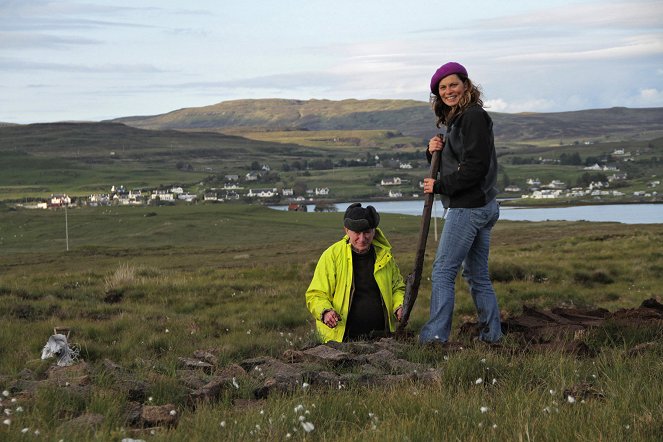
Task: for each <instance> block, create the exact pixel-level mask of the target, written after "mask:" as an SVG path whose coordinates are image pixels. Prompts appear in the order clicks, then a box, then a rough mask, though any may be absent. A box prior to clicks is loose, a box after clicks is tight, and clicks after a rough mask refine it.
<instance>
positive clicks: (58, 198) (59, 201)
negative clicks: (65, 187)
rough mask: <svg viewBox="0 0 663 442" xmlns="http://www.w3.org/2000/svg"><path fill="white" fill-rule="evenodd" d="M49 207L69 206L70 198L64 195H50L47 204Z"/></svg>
mask: <svg viewBox="0 0 663 442" xmlns="http://www.w3.org/2000/svg"><path fill="white" fill-rule="evenodd" d="M48 205H49V206H50V207H64V206H70V205H71V198H69V196H67V195H65V194H61V193H58V194H52V195H51V199H50V202H49V204H48Z"/></svg>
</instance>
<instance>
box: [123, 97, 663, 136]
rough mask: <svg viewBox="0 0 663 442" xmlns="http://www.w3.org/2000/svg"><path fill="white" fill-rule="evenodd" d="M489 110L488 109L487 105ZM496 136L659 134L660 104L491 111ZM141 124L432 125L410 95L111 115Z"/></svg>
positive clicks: (411, 131) (415, 129)
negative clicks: (407, 97) (651, 105)
mask: <svg viewBox="0 0 663 442" xmlns="http://www.w3.org/2000/svg"><path fill="white" fill-rule="evenodd" d="M488 111H489V112H490V109H488ZM490 114H491V116H492V117H493V119H494V122H495V136H496V139H497V140H498V141H499V142H503V143H505V142H529V141H537V140H558V141H559V140H563V141H565V142H568V141H573V140H576V139H578V140H589V139H592V140H604V141H605V140H610V139H651V138H654V137H656V136H661V135H663V108H650V109H629V108H622V107H620V108H611V109H591V110H582V111H575V112H555V113H520V114H506V113H498V112H490ZM113 121H116V122H122V123H125V124H127V125H129V126H134V127H139V128H143V129H179V130H201V129H204V130H210V131H224V130H229V129H234V130H236V129H238V128H242V129H243V130H246V131H249V130H253V131H265V130H270V131H274V130H296V131H321V130H324V131H328V130H340V131H348V130H376V129H380V130H395V131H398V132H401V133H402V134H404V135H407V136H415V137H422V138H428V137H429V136H430V135H431V134H434V133H435V131H436V128H435V125H434V123H435V121H434V117H433V114H432V111H431V109H430V106H429V104H428V103H425V102H420V101H413V100H342V101H331V100H307V101H301V100H283V99H265V100H236V101H225V102H221V103H218V104H214V105H211V106H204V107H196V108H186V109H180V110H176V111H173V112H169V113H166V114H161V115H153V116H144V117H138V116H137V117H126V118H119V119H117V120H113Z"/></svg>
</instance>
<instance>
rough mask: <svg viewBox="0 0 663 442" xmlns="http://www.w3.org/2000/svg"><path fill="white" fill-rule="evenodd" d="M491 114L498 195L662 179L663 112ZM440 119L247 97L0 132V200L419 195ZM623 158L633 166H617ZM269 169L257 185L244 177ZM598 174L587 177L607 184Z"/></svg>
mask: <svg viewBox="0 0 663 442" xmlns="http://www.w3.org/2000/svg"><path fill="white" fill-rule="evenodd" d="M492 116H493V119H494V122H495V133H496V139H497V148H498V155H500V166H501V172H500V183H499V185H500V186H501V187H502V188H505V187H506V186H507V184H516V185H518V186H520V187H521V188H523V189H524V188H526V183H525V181H526V180H527V179H528V178H530V177H538V178H540V179H541V180H545V182H548V181H551V180H553V179H558V180H562V181H564V182H565V183H567V184H569V185H570V186H573V185H575V184H576V183H578V182H579V180H580V179H581V178H582V176H583V175H584V174H587V172H586V171H585V170H583V167H582V166H584V165H585V163H587V162H589V163H591V164H594V163H595V162H600V163H601V164H607V163H614V162H617V161H619V162H620V164H619V170H620V171H621V172H623V173H626V174H627V175H628V181H622V182H620V183H619V185H620V186H621V188H622V189H623V190H624V191H626V192H629V193H631V194H632V193H633V192H634V191H641V190H643V189H647V188H648V187H647V186H649V185H650V182H651V181H652V180H654V178H653V177H660V176H661V175H663V172H661V164H662V161H661V158H663V153H662V152H663V137H662V135H663V108H655V109H626V108H613V109H598V110H585V111H577V112H559V113H526V114H501V113H492ZM432 120H433V118H432V112H431V111H430V109H429V107H428V105H427V104H426V103H421V102H416V101H404V100H400V101H398V100H366V101H358V100H344V101H329V100H309V101H296V100H239V101H231V102H224V103H219V104H217V105H214V106H207V107H203V108H190V109H183V110H179V111H174V112H170V113H168V114H164V115H156V116H151V117H128V118H123V119H120V120H116V121H113V122H98V123H73V122H69V123H44V124H29V125H7V126H0V201H3V200H4V201H20V200H27V199H30V198H35V199H40V198H44V197H45V196H48V195H49V194H51V193H69V194H71V195H78V196H85V195H89V194H91V193H96V192H104V191H108V189H109V188H110V187H111V186H118V185H124V186H126V187H127V188H133V189H150V188H151V189H154V188H158V187H166V186H171V185H178V186H182V187H185V188H187V190H190V191H191V192H196V193H198V194H199V195H200V194H202V193H203V192H205V191H206V190H207V189H210V188H219V187H222V186H223V184H224V180H225V175H226V174H232V175H238V176H239V177H242V179H240V181H241V182H240V184H241V185H242V186H244V187H245V189H248V188H292V189H297V190H296V191H297V192H298V195H302V193H303V192H304V191H306V190H311V189H315V188H319V187H329V188H331V189H333V193H332V195H330V197H331V198H333V199H336V200H350V199H369V198H386V197H387V190H389V189H386V188H383V187H381V186H380V185H379V184H380V182H381V181H382V179H383V178H389V177H393V176H399V177H400V178H401V179H402V181H403V182H404V183H406V184H404V185H403V186H401V187H400V188H399V189H396V190H398V191H402V194H403V195H404V197H405V196H408V195H409V196H411V195H413V194H416V193H418V192H419V191H420V190H419V189H418V187H417V183H418V182H419V180H420V179H421V177H422V176H424V175H425V173H426V172H427V168H428V165H427V163H426V161H425V159H424V158H423V156H422V150H423V146H425V143H426V139H427V138H428V137H429V136H430V135H431V134H433V133H435V132H436V131H437V129H436V128H435V127H434V125H433V121H432ZM616 150H624V151H625V152H626V153H627V154H628V155H629V158H627V159H625V158H618V157H612V156H611V154H612V152H613V151H616ZM562 155H564V156H565V157H564V161H562ZM570 159H573V162H570ZM626 160H628V161H626ZM402 163H405V164H407V165H408V166H409V167H411V169H409V168H408V169H404V168H400V165H401V164H402ZM265 166H269V169H271V171H269V172H268V173H261V177H260V179H259V180H257V181H253V180H252V181H249V178H252V177H246V174H247V173H248V172H249V171H258V170H260V169H263V168H264V167H265ZM376 166H378V167H376ZM263 172H264V171H263ZM594 175H596V176H589V177H586V178H587V179H592V178H593V179H599V178H602V177H601V176H599V175H600V174H596V173H595V174H594ZM245 177H246V181H245V180H244V178H245Z"/></svg>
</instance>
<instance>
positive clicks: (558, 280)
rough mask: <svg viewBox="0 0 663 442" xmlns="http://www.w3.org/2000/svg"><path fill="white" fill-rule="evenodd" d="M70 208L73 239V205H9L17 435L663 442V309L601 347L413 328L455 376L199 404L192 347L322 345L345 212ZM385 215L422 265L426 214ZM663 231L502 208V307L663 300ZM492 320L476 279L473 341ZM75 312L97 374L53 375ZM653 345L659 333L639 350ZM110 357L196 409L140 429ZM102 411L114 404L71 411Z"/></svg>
mask: <svg viewBox="0 0 663 442" xmlns="http://www.w3.org/2000/svg"><path fill="white" fill-rule="evenodd" d="M66 221H67V225H68V241H67V239H66V237H65V233H66V232H65V212H64V211H26V210H8V209H7V208H0V251H1V252H2V253H0V300H1V301H2V302H0V327H1V329H2V333H0V391H3V390H4V391H6V395H3V396H0V401H1V402H0V404H1V408H2V409H3V410H5V411H4V416H3V419H2V420H3V421H5V423H4V424H2V425H0V440H3V441H4V440H7V441H14V440H16V441H22V440H31V439H38V440H61V439H63V440H66V441H71V440H92V439H94V440H118V441H119V440H121V439H122V438H124V437H135V438H141V439H145V440H164V441H165V440H168V441H173V440H174V441H180V440H181V441H208V440H266V439H272V440H287V439H295V440H332V439H334V440H362V441H363V440H367V441H378V440H379V441H384V440H394V441H396V440H398V441H400V440H412V441H419V440H459V439H462V440H471V441H474V440H476V441H479V440H542V441H559V440H643V441H649V440H652V441H654V440H660V435H661V434H662V432H663V426H662V424H661V422H662V421H663V405H662V404H663V390H661V388H660V385H661V384H662V383H663V362H662V361H663V358H662V357H661V356H663V327H662V326H661V324H660V322H658V323H653V325H652V326H651V327H646V328H638V327H635V328H633V329H624V328H620V327H617V326H614V325H613V326H611V327H605V328H600V329H596V330H593V331H590V332H589V333H587V334H586V335H585V336H584V337H583V338H582V339H583V342H584V343H586V344H587V345H590V346H592V347H594V348H596V349H598V350H599V351H598V355H597V356H595V357H591V358H590V357H584V358H580V357H576V356H573V355H569V354H566V353H564V352H562V351H551V352H545V353H541V352H536V351H529V352H528V351H520V350H522V349H518V348H516V347H517V345H519V344H518V342H516V341H514V340H512V339H511V338H510V336H509V335H507V336H506V338H505V342H504V348H506V349H509V350H510V351H504V349H502V350H499V349H492V348H487V347H478V346H472V345H471V344H470V343H467V344H468V345H467V348H466V350H464V351H462V352H451V353H449V352H445V351H441V350H440V349H432V348H428V347H420V346H418V345H415V344H414V341H413V342H412V345H410V346H409V347H408V349H407V350H406V351H404V352H403V353H402V354H401V355H399V356H400V357H402V358H404V359H407V360H408V361H412V362H416V363H423V364H426V365H427V366H429V367H432V368H435V369H437V370H439V371H440V373H441V378H440V380H439V382H436V383H423V382H405V383H395V384H393V385H388V386H380V387H378V386H374V387H361V386H350V387H348V388H343V389H334V388H329V389H306V388H303V387H302V388H300V389H298V390H296V391H294V392H291V393H287V394H286V393H278V394H273V395H270V396H269V397H268V398H267V399H266V400H254V396H253V391H254V389H255V388H257V387H259V386H260V383H259V382H258V381H257V380H255V379H253V378H247V379H243V380H241V381H240V383H239V385H238V386H237V388H236V389H231V390H230V391H225V392H224V393H223V394H222V395H221V396H220V398H219V399H218V400H216V401H210V402H205V403H202V404H198V406H196V407H193V406H191V404H190V403H189V402H188V401H187V397H188V394H189V392H190V387H188V386H187V385H186V383H185V382H183V381H182V370H180V367H179V365H178V358H181V357H190V356H191V355H192V354H193V353H194V352H195V351H196V350H205V351H207V352H210V353H212V354H213V355H214V356H215V357H216V359H217V360H216V362H215V364H214V373H219V372H221V371H223V370H225V369H227V368H228V367H230V366H232V364H237V363H239V362H240V361H243V360H246V359H247V358H254V357H259V356H270V357H274V358H281V357H282V355H283V354H284V352H285V351H287V350H293V349H295V350H296V349H303V348H306V347H308V346H310V345H312V344H314V336H313V321H312V318H311V317H310V315H309V313H308V312H307V310H306V308H305V305H304V292H305V290H306V287H307V286H308V283H309V281H310V278H311V276H312V273H313V268H314V266H315V263H316V260H317V258H318V256H319V255H320V253H321V252H322V251H323V250H324V248H326V247H327V246H328V245H329V244H331V242H332V241H335V240H336V239H338V238H340V236H341V235H342V232H341V214H339V213H297V212H282V211H272V210H269V209H267V208H263V207H257V206H250V205H242V204H238V205H224V204H219V205H203V204H199V205H193V206H184V205H182V206H173V207H110V208H96V209H92V208H86V209H71V210H69V211H68V212H67V214H66ZM381 227H383V229H384V230H385V233H386V234H387V236H388V238H389V239H390V240H391V242H392V245H393V246H394V254H395V257H396V259H397V262H398V263H399V265H400V268H401V271H402V273H403V274H404V275H406V274H407V273H409V272H410V271H411V268H412V263H413V261H414V256H415V246H416V240H415V239H416V237H417V234H418V229H419V218H418V217H411V216H404V215H391V214H383V215H382V220H381ZM67 243H68V246H69V251H66V247H67ZM662 243H663V224H656V225H622V224H617V223H588V222H577V223H571V222H545V223H530V222H507V221H504V222H500V223H498V225H497V227H496V228H495V231H494V235H493V241H492V250H491V251H492V255H491V276H492V278H493V280H494V284H495V289H496V292H497V294H498V298H499V302H500V307H501V310H502V313H503V315H504V316H505V318H508V317H510V316H516V315H519V314H520V313H521V311H522V307H523V305H524V304H528V305H534V306H538V307H541V308H545V307H554V306H566V307H601V308H605V309H608V310H610V311H613V310H616V309H620V308H635V307H637V306H639V305H640V303H641V302H642V301H643V300H645V299H648V298H652V297H657V298H658V299H659V300H661V297H662V296H663V293H661V287H663V252H662V251H661V247H660V244H662ZM434 247H435V243H434V240H433V238H432V234H431V238H430V239H429V249H428V252H427V254H426V263H425V270H424V279H423V281H422V286H421V290H420V296H419V299H418V301H417V305H416V306H415V309H414V311H413V313H412V316H411V319H410V325H409V329H410V330H411V331H412V332H414V333H416V332H417V330H418V329H419V328H420V327H421V326H422V325H423V323H424V322H425V320H426V318H427V309H428V304H429V300H430V281H429V279H428V276H429V275H430V265H431V261H432V257H433V254H434ZM473 317H474V307H473V305H472V302H471V300H470V296H469V294H468V292H467V289H466V286H465V285H464V283H462V282H460V281H459V285H458V296H457V299H456V321H455V323H454V339H458V340H460V341H461V342H462V340H463V339H464V338H463V337H462V336H460V335H458V327H459V326H460V324H461V322H463V321H465V320H472V319H473ZM60 326H61V327H68V328H70V330H71V335H70V341H71V342H72V343H74V344H76V345H77V346H79V348H80V358H81V360H84V361H85V363H86V364H87V367H88V371H87V375H86V382H87V383H86V384H85V385H84V386H82V387H81V388H74V387H72V386H71V385H69V384H62V383H61V384H54V383H52V382H51V383H49V382H41V381H43V380H44V379H46V378H48V376H49V373H50V371H49V370H50V369H51V366H52V365H53V364H54V361H53V360H52V359H50V360H41V359H40V355H41V350H42V348H43V346H44V344H45V343H46V341H47V339H48V337H49V336H50V335H51V334H52V333H53V329H54V327H60ZM637 344H647V345H649V347H648V349H649V350H648V351H645V352H642V353H639V354H637V355H635V356H628V355H629V353H628V351H629V350H630V349H631V348H632V347H633V346H635V345H637ZM109 361H111V362H112V363H113V364H117V365H119V366H121V367H122V368H123V369H124V370H125V371H126V372H127V373H130V375H131V377H132V379H134V381H135V382H137V383H140V384H141V385H142V386H143V387H142V389H143V390H142V391H144V393H145V394H144V396H143V397H141V398H140V400H139V402H141V403H142V404H144V405H146V404H154V405H165V404H172V405H173V407H174V408H175V409H176V411H177V414H178V416H179V422H178V424H177V425H176V426H174V427H171V428H146V429H136V428H131V427H130V425H129V424H128V422H127V417H126V413H125V411H124V410H126V407H127V406H128V405H127V404H128V403H129V402H131V401H130V400H129V398H128V397H127V391H126V389H123V388H120V387H118V382H117V381H116V380H114V378H113V377H112V376H111V372H110V369H109V368H108V367H109V365H110V362H109ZM82 364H83V362H79V363H78V365H79V366H80V365H82ZM74 367H75V366H74ZM343 370H346V371H352V369H351V368H343ZM214 373H213V374H214ZM479 378H481V379H484V380H485V382H477V381H478V379H479ZM493 379H494V381H492V382H489V380H493ZM581 382H584V383H588V384H590V385H591V386H592V388H594V389H596V390H599V391H600V392H601V394H602V396H603V397H602V398H588V399H587V400H586V401H580V400H578V401H577V402H576V403H569V402H568V401H567V400H566V399H565V398H564V396H563V395H562V391H563V390H564V389H565V388H568V387H570V386H572V385H575V384H578V383H581ZM133 399H134V400H135V398H133ZM89 414H97V415H102V416H103V421H102V422H100V423H98V424H97V425H87V426H86V425H83V426H76V425H74V424H73V423H72V420H75V419H76V418H78V417H79V416H81V415H83V416H85V415H89ZM305 423H309V424H312V426H313V427H314V429H312V430H311V426H310V425H304V424H305ZM307 430H308V431H307ZM35 431H37V432H38V435H39V436H38V437H36V436H35Z"/></svg>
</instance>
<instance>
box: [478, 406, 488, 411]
mask: <svg viewBox="0 0 663 442" xmlns="http://www.w3.org/2000/svg"><path fill="white" fill-rule="evenodd" d="M479 410H481V412H482V413H488V407H485V406H484V407H481V408H479Z"/></svg>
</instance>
